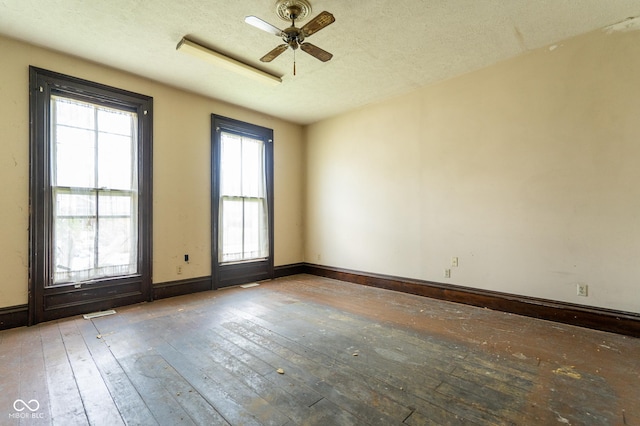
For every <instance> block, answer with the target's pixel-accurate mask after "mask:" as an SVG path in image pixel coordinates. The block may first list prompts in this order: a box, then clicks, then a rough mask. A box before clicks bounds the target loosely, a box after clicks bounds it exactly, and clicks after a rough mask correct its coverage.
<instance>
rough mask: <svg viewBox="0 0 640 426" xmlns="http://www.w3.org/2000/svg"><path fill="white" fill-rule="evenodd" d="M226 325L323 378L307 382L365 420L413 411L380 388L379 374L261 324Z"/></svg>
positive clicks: (384, 420) (398, 417)
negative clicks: (364, 371)
mask: <svg viewBox="0 0 640 426" xmlns="http://www.w3.org/2000/svg"><path fill="white" fill-rule="evenodd" d="M225 326H226V327H227V328H229V329H231V330H232V331H234V332H237V333H242V335H243V336H245V337H247V338H248V339H250V340H252V341H253V342H255V343H257V344H259V345H261V346H264V347H265V348H267V349H269V350H270V351H272V352H274V353H276V354H278V355H280V356H281V357H284V358H287V359H288V360H289V361H291V362H293V363H294V364H296V365H297V366H298V367H299V368H301V369H305V370H307V371H309V372H310V373H311V374H313V375H314V376H315V377H318V378H320V381H315V380H314V381H313V382H311V383H307V384H308V385H309V386H311V387H313V388H314V389H316V390H317V391H318V392H319V393H321V394H322V395H323V396H324V397H325V398H327V399H329V400H330V401H332V402H334V403H335V404H336V405H338V406H341V407H343V408H344V409H346V410H348V411H350V412H351V413H352V414H354V415H356V416H358V417H360V418H362V419H363V420H365V421H368V422H371V423H372V424H391V423H396V422H401V421H402V420H404V419H405V418H406V417H407V416H408V415H409V414H410V413H411V409H409V408H408V407H404V406H402V405H400V404H398V403H397V402H396V401H394V400H392V399H391V398H389V397H388V396H386V395H385V394H384V393H382V392H380V390H379V389H380V388H382V387H384V386H385V385H384V384H382V382H379V381H377V380H376V379H375V378H371V377H367V376H362V375H360V374H358V373H357V372H356V371H354V370H352V369H350V368H348V367H347V366H341V365H338V364H337V363H336V361H335V360H329V359H327V358H326V357H324V356H322V355H321V354H319V353H315V352H313V351H309V350H307V349H305V348H301V347H299V345H297V344H296V343H295V342H291V341H288V340H287V339H285V338H283V337H281V336H279V335H277V334H275V333H273V332H271V331H270V330H267V329H265V328H262V327H260V326H258V325H257V324H249V323H247V322H244V323H243V324H238V323H227V324H225Z"/></svg>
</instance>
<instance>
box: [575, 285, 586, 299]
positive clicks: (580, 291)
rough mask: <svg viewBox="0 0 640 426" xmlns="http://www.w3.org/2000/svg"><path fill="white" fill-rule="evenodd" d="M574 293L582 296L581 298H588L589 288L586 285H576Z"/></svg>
mask: <svg viewBox="0 0 640 426" xmlns="http://www.w3.org/2000/svg"><path fill="white" fill-rule="evenodd" d="M576 291H577V294H578V296H582V297H587V296H589V286H588V285H587V284H582V283H578V284H576Z"/></svg>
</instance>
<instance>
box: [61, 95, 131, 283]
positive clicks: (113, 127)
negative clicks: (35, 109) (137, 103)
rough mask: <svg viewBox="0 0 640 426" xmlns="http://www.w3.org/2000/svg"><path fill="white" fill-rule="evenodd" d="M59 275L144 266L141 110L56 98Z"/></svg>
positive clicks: (64, 278) (84, 276) (76, 277)
mask: <svg viewBox="0 0 640 426" xmlns="http://www.w3.org/2000/svg"><path fill="white" fill-rule="evenodd" d="M50 143H51V147H50V148H51V153H52V155H51V170H50V172H51V188H52V202H53V209H52V212H53V223H54V225H53V245H54V247H55V251H54V253H53V265H54V275H53V276H54V279H53V280H52V281H51V282H50V283H49V284H50V285H55V284H60V283H66V282H74V283H75V282H82V281H87V280H93V279H96V278H103V277H112V276H120V275H130V274H135V273H136V272H138V238H137V214H136V212H137V211H138V179H137V167H136V164H137V156H138V155H137V114H136V113H135V112H131V111H128V110H122V109H116V108H108V107H104V106H101V105H99V104H93V103H89V102H84V101H78V100H75V99H72V98H67V97H64V96H51V139H50Z"/></svg>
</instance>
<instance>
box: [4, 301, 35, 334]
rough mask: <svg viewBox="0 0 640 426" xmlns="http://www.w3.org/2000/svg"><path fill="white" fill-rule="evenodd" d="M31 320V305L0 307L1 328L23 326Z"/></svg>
mask: <svg viewBox="0 0 640 426" xmlns="http://www.w3.org/2000/svg"><path fill="white" fill-rule="evenodd" d="M28 322H29V306H28V305H18V306H9V307H7V308H0V330H7V329H9V328H15V327H22V326H25V325H27V323H28Z"/></svg>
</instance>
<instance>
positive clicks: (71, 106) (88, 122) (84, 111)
mask: <svg viewBox="0 0 640 426" xmlns="http://www.w3.org/2000/svg"><path fill="white" fill-rule="evenodd" d="M51 100H52V104H55V105H54V111H55V116H56V123H58V124H59V125H66V126H70V127H77V128H80V129H93V128H94V127H95V126H94V118H95V114H94V111H95V110H94V107H93V105H91V104H87V103H85V102H79V101H74V100H71V99H64V98H59V97H57V96H52V97H51Z"/></svg>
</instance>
